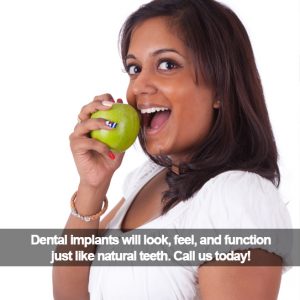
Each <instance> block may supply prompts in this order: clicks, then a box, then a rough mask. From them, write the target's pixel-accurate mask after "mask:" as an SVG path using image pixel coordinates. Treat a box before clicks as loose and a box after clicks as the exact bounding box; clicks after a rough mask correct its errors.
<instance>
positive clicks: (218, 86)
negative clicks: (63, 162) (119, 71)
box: [53, 0, 290, 300]
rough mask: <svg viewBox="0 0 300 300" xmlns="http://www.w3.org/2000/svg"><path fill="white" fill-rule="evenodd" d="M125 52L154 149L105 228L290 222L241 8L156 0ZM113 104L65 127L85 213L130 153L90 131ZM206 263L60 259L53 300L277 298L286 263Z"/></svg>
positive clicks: (256, 254)
mask: <svg viewBox="0 0 300 300" xmlns="http://www.w3.org/2000/svg"><path fill="white" fill-rule="evenodd" d="M121 52H122V58H123V62H124V66H125V68H126V70H127V73H128V75H129V78H130V80H129V85H128V90H127V101H128V103H129V104H131V105H132V106H133V107H135V108H136V109H137V111H138V112H139V114H140V116H141V131H140V135H139V139H140V143H141V145H142V148H143V149H144V151H145V152H146V153H147V155H148V156H149V158H150V159H149V161H148V162H147V163H145V164H144V165H143V166H141V168H139V169H138V170H136V171H135V172H133V173H132V174H131V175H130V176H129V177H128V179H127V180H126V182H125V186H126V188H125V190H124V198H125V202H120V203H119V204H118V205H117V206H116V208H114V209H113V211H112V213H110V214H109V215H108V217H107V219H104V220H102V221H100V226H101V227H109V228H119V229H121V230H122V231H126V230H129V229H134V228H199V229H201V228H285V227H289V224H290V223H289V222H290V221H289V215H288V212H287V210H286V208H285V206H284V204H283V203H282V201H281V200H280V198H279V196H278V192H277V186H278V185H279V180H280V174H279V169H278V165H277V150H276V145H275V142H274V137H273V133H272V129H271V125H270V121H269V117H268V113H267V109H266V105H265V101H264V96H263V90H262V86H261V82H260V78H259V74H258V72H257V69H256V65H255V60H254V56H253V53H252V48H251V45H250V42H249V38H248V36H247V33H246V31H245V29H244V27H243V25H242V24H241V22H240V21H239V19H238V18H237V16H236V15H235V14H234V13H233V12H232V11H231V10H230V9H229V8H227V7H225V6H224V5H221V4H220V3H218V2H216V1H212V0H186V1H185V0H155V1H152V2H150V3H148V4H146V5H145V6H142V7H141V8H140V9H138V10H137V11H136V12H134V13H133V14H132V15H131V16H130V17H129V18H128V19H127V21H126V23H125V24H124V26H123V28H122V31H121ZM113 102H114V100H113V97H112V96H111V95H110V94H104V95H101V96H96V97H95V98H94V100H93V101H92V102H91V103H89V104H87V105H86V106H84V107H83V108H82V110H81V112H80V113H79V119H80V123H78V124H77V125H76V127H75V129H74V132H73V133H72V134H71V136H70V142H71V149H72V153H73V156H74V160H75V163H76V166H77V169H78V172H79V175H80V183H79V187H78V191H77V194H76V210H77V212H78V214H79V215H80V216H91V215H95V214H96V213H97V212H98V211H101V208H102V206H103V205H104V204H103V203H104V201H106V200H105V198H106V197H105V195H106V192H107V190H108V187H109V184H110V180H111V178H112V176H113V174H114V172H115V171H116V169H117V168H119V167H120V165H121V162H122V158H123V154H117V153H112V152H111V151H110V150H109V149H108V148H107V147H106V146H105V145H104V144H102V143H100V142H98V141H96V140H93V139H91V138H90V137H89V132H90V131H91V130H95V129H99V128H101V129H104V130H113V129H111V128H110V127H109V126H107V125H106V124H105V120H103V119H90V115H91V113H93V112H94V111H96V110H109V109H110V107H111V106H112V104H113ZM96 215H97V214H96ZM98 215H99V214H98ZM98 225H99V219H95V220H92V221H91V222H84V221H83V220H82V219H81V218H78V215H77V216H74V215H71V216H70V217H69V220H68V222H67V225H66V228H86V229H93V228H98ZM235 250H238V248H237V249H235ZM251 257H252V260H253V261H255V260H256V259H263V260H265V261H266V262H269V264H271V265H278V264H279V263H280V261H281V258H280V256H279V255H277V254H276V250H275V249H274V251H272V253H271V252H267V251H264V250H262V249H252V250H251ZM209 265H210V263H206V264H205V265H202V266H198V267H119V268H117V267H96V266H95V267H92V268H89V267H76V268H74V267H73V268H72V267H59V268H54V278H53V280H54V294H55V299H89V298H90V299H105V300H106V299H107V300H112V299H139V300H143V299H164V300H166V299H202V300H212V299H222V300H227V299H228V300H229V299H230V300H237V299H243V300H247V299H251V300H252V299H256V300H260V299H261V300H262V299H263V300H269V299H270V300H271V299H276V298H277V294H278V290H279V285H280V278H281V272H282V268H281V267H279V266H277V267H274V266H273V267H253V266H252V267H233V266H223V267H220V266H209Z"/></svg>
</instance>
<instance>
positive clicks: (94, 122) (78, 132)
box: [74, 118, 118, 136]
mask: <svg viewBox="0 0 300 300" xmlns="http://www.w3.org/2000/svg"><path fill="white" fill-rule="evenodd" d="M117 126H118V124H117V123H115V122H112V121H108V120H105V119H102V118H96V119H87V120H85V121H82V122H80V123H78V124H77V125H76V126H75V128H74V135H75V136H86V135H87V134H88V133H90V132H91V131H92V130H98V129H104V130H113V129H114V128H116V127H117Z"/></svg>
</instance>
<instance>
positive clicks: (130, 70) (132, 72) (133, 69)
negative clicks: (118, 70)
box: [126, 65, 141, 75]
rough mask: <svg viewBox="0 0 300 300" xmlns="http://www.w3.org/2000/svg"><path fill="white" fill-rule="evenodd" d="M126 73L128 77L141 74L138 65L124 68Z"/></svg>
mask: <svg viewBox="0 0 300 300" xmlns="http://www.w3.org/2000/svg"><path fill="white" fill-rule="evenodd" d="M126 72H127V73H128V74H129V75H135V74H138V73H140V72H141V67H139V66H138V65H128V66H127V67H126Z"/></svg>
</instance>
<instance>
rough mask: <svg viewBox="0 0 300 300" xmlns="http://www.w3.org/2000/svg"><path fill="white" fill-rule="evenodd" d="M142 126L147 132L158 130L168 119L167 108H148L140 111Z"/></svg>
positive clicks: (169, 111)
mask: <svg viewBox="0 0 300 300" xmlns="http://www.w3.org/2000/svg"><path fill="white" fill-rule="evenodd" d="M141 114H142V124H143V127H144V128H145V129H147V130H155V131H157V130H159V129H160V128H162V126H163V125H164V124H165V123H166V122H167V120H168V119H169V117H170V114H171V110H170V109H169V108H167V107H150V108H145V109H141Z"/></svg>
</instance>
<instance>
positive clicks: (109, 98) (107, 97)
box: [93, 93, 115, 102]
mask: <svg viewBox="0 0 300 300" xmlns="http://www.w3.org/2000/svg"><path fill="white" fill-rule="evenodd" d="M105 100H106V101H111V102H115V101H114V98H113V96H112V95H111V94H108V93H106V94H103V95H99V96H95V97H94V100H93V101H105Z"/></svg>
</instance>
